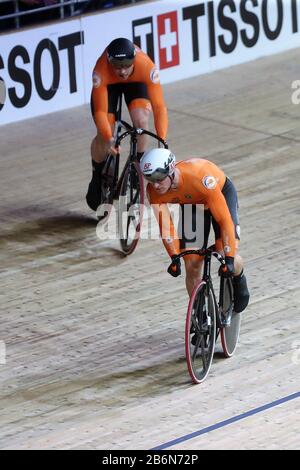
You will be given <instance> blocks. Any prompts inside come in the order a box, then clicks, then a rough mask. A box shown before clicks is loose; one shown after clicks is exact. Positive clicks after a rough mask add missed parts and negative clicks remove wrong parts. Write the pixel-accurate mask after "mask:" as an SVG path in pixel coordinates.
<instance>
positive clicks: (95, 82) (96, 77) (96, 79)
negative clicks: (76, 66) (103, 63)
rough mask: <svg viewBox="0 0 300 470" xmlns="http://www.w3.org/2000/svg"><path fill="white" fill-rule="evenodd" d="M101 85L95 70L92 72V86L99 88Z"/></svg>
mask: <svg viewBox="0 0 300 470" xmlns="http://www.w3.org/2000/svg"><path fill="white" fill-rule="evenodd" d="M100 85H101V77H100V75H98V74H97V72H93V87H94V88H99V86H100Z"/></svg>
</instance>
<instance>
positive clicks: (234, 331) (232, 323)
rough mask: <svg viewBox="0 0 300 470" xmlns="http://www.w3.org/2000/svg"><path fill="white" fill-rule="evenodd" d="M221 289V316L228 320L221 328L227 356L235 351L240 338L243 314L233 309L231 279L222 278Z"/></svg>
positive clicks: (224, 350) (222, 341) (223, 346)
mask: <svg viewBox="0 0 300 470" xmlns="http://www.w3.org/2000/svg"><path fill="white" fill-rule="evenodd" d="M220 290H221V292H222V296H221V299H222V305H220V314H221V318H222V317H223V318H226V319H227V320H228V324H227V325H225V326H224V327H222V328H221V343H222V348H223V352H224V355H225V357H231V356H233V354H234V353H235V350H236V348H237V344H238V340H239V335H240V326H241V314H240V313H236V312H234V311H233V310H232V309H233V286H232V281H231V279H226V278H222V279H221V287H220Z"/></svg>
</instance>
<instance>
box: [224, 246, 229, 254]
mask: <svg viewBox="0 0 300 470" xmlns="http://www.w3.org/2000/svg"><path fill="white" fill-rule="evenodd" d="M224 253H230V246H228V245H226V246H224Z"/></svg>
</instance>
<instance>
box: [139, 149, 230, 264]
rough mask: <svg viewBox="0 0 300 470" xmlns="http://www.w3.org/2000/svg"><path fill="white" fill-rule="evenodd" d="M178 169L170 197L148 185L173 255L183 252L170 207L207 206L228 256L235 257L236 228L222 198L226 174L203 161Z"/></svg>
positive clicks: (192, 161) (195, 160)
mask: <svg viewBox="0 0 300 470" xmlns="http://www.w3.org/2000/svg"><path fill="white" fill-rule="evenodd" d="M176 168H177V169H178V170H179V171H180V180H179V187H178V188H177V189H170V190H169V191H168V192H167V193H166V194H163V195H160V194H158V193H157V192H156V191H155V188H154V187H153V186H152V185H151V184H150V183H149V184H148V185H147V195H148V199H149V202H150V204H151V206H152V208H153V211H154V214H155V216H156V218H157V220H158V221H159V228H160V233H161V237H162V240H163V243H164V245H165V247H166V250H167V251H168V253H169V255H170V256H172V255H176V254H178V253H180V251H181V250H180V242H179V239H178V236H177V232H176V229H175V228H174V225H173V221H172V219H171V215H170V211H169V208H168V204H203V205H204V206H205V209H209V210H210V212H211V214H212V216H213V217H214V219H215V220H216V222H217V223H218V224H219V226H220V229H221V238H222V246H223V249H224V252H225V254H226V256H233V257H234V255H235V252H236V241H235V228H234V223H233V221H232V217H231V215H230V212H229V209H228V206H227V203H226V200H225V198H224V195H223V194H222V189H223V186H224V184H225V181H226V176H225V174H224V172H223V171H222V170H221V169H220V168H219V167H218V166H217V165H215V164H214V163H212V162H210V161H208V160H204V159H200V158H192V159H190V160H185V161H180V162H178V163H177V164H176ZM199 248H201V247H199Z"/></svg>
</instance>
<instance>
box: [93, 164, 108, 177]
mask: <svg viewBox="0 0 300 470" xmlns="http://www.w3.org/2000/svg"><path fill="white" fill-rule="evenodd" d="M104 163H105V161H104V162H100V163H98V162H95V160H92V168H93V174H95V176H98V175H101V172H102V169H103V167H104Z"/></svg>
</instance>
